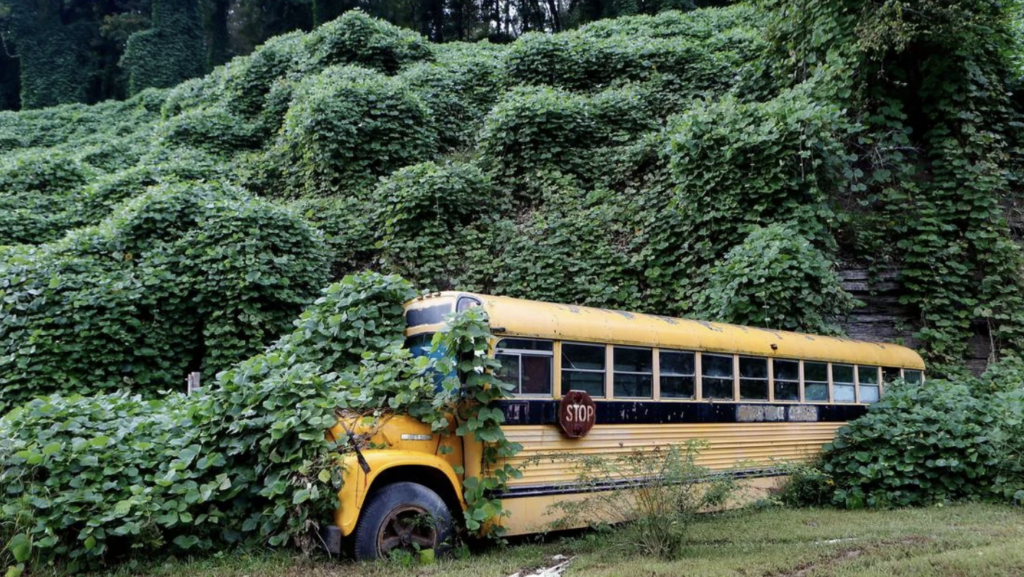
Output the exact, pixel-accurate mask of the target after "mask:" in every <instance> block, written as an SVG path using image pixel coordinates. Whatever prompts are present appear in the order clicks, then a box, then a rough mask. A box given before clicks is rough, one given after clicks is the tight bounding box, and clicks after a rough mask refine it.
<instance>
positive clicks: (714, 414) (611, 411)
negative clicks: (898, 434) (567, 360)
mask: <svg viewBox="0 0 1024 577" xmlns="http://www.w3.org/2000/svg"><path fill="white" fill-rule="evenodd" d="M558 403H559V402H558V401H557V400H552V399H506V400H503V401H499V402H498V407H500V408H501V410H502V411H503V412H504V413H505V424H506V425H557V424H558ZM594 404H595V405H596V406H597V419H596V424H598V425H659V424H666V425H667V424H675V423H759V422H802V423H841V422H846V421H852V420H854V419H856V418H858V417H861V416H863V415H864V413H865V412H867V407H866V406H864V405H809V404H789V403H743V402H721V403H713V402H709V401H703V402H696V403H678V402H663V401H595V402H594Z"/></svg>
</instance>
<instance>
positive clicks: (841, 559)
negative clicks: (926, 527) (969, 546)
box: [767, 535, 935, 577]
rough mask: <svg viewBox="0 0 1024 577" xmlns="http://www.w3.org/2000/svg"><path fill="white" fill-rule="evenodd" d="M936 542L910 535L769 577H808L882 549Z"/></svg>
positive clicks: (844, 552)
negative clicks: (821, 570)
mask: <svg viewBox="0 0 1024 577" xmlns="http://www.w3.org/2000/svg"><path fill="white" fill-rule="evenodd" d="M934 540H935V539H934V538H933V537H927V536H924V535H910V536H907V537H901V538H899V539H893V540H886V541H882V542H880V543H877V544H874V545H871V546H868V547H858V548H855V549H845V550H842V551H836V552H835V553H832V554H831V555H828V556H826V557H824V558H822V559H817V560H814V561H809V562H807V563H803V564H801V565H798V566H797V567H795V568H793V569H790V570H788V571H783V572H780V573H770V574H769V575H768V576H767V577H807V576H808V575H810V574H811V573H813V572H815V571H817V570H819V569H830V568H835V567H837V566H838V565H841V564H843V563H847V562H849V561H852V560H854V559H857V558H858V557H861V556H862V555H869V554H871V553H873V552H876V551H879V550H882V549H886V548H890V547H899V546H904V547H905V546H919V545H924V544H925V543H930V542H932V541H934Z"/></svg>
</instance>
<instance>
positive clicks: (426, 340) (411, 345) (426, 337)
mask: <svg viewBox="0 0 1024 577" xmlns="http://www.w3.org/2000/svg"><path fill="white" fill-rule="evenodd" d="M433 339H434V333H424V334H422V335H416V336H412V337H409V338H407V339H405V348H407V349H409V352H411V353H412V356H413V357H416V358H419V357H427V358H428V359H439V358H441V357H443V356H444V353H445V350H444V347H443V346H441V347H438V348H437V350H436V351H435V350H433V349H434V345H433V344H431V341H432V340H433ZM430 370H431V372H433V373H434V374H433V379H434V388H435V389H436V390H438V391H440V390H441V385H442V383H444V379H445V375H442V374H441V373H439V372H437V371H435V370H433V369H430ZM448 376H455V371H454V370H453V371H452V372H451V374H450V375H448Z"/></svg>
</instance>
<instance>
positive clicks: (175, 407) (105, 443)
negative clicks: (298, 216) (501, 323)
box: [0, 275, 433, 568]
mask: <svg viewBox="0 0 1024 577" xmlns="http://www.w3.org/2000/svg"><path fill="white" fill-rule="evenodd" d="M413 294H414V293H413V292H412V290H411V289H410V287H409V285H408V284H407V283H405V282H404V281H401V280H400V279H394V278H383V277H379V276H374V275H366V276H363V277H359V278H348V279H346V280H345V281H343V282H342V283H340V284H338V285H334V286H332V287H331V288H330V289H328V290H327V291H326V293H325V295H324V297H322V298H321V299H320V300H319V301H317V304H316V305H314V306H313V307H312V308H310V309H309V310H308V311H306V312H305V313H304V314H303V315H302V317H301V318H300V319H299V320H298V321H297V328H296V330H295V332H294V333H293V334H292V335H289V336H288V337H286V338H285V339H283V340H282V341H281V342H280V343H278V344H277V345H276V346H275V347H272V348H271V349H269V350H268V351H267V352H266V353H264V354H261V355H258V356H256V357H253V358H252V359H249V360H247V361H245V362H243V363H241V364H240V365H238V366H237V367H236V368H233V369H232V370H229V371H227V372H225V373H224V374H223V375H222V376H221V377H220V379H219V382H218V384H217V386H215V387H213V388H212V389H210V390H209V391H207V392H203V393H200V394H198V395H194V396H192V397H182V396H178V395H174V396H172V397H170V398H168V399H166V400H164V401H144V400H142V399H141V398H139V397H137V396H135V397H133V396H130V395H128V394H125V393H115V394H109V395H101V396H97V397H81V396H77V395H75V396H70V397H63V396H53V397H46V398H42V399H37V400H34V401H32V402H30V403H28V404H27V405H26V406H24V407H22V408H19V409H16V410H15V411H13V412H11V413H10V414H9V415H7V416H6V417H5V418H4V419H3V420H2V421H0V431H3V438H2V440H0V487H2V488H3V490H4V494H5V495H6V496H7V499H6V500H5V503H4V505H3V507H2V508H0V521H3V522H0V526H3V527H4V529H3V530H4V531H5V533H7V534H5V535H4V536H5V537H8V536H9V534H10V532H11V531H12V529H11V525H9V523H13V526H14V527H15V529H14V530H15V531H17V532H18V533H21V534H24V535H27V536H28V538H29V539H30V540H31V543H32V546H33V547H34V549H35V554H34V561H35V563H38V564H43V563H46V562H48V561H50V560H53V559H55V558H60V559H64V560H70V568H75V567H79V568H82V567H87V566H90V565H94V564H95V563H96V562H97V561H100V560H103V559H105V558H116V557H120V556H124V555H125V554H128V553H129V552H130V551H131V550H132V549H134V548H138V547H161V548H171V549H172V550H188V549H195V548H199V549H208V548H210V547H211V546H212V545H213V543H214V542H217V543H219V544H224V543H232V542H238V541H241V540H253V539H255V540H258V541H264V542H265V541H268V540H269V542H270V543H272V544H281V543H283V542H284V541H285V540H286V539H288V538H289V537H292V536H294V537H295V538H302V539H305V538H307V528H308V523H315V520H316V519H318V518H326V517H325V516H324V514H325V513H326V512H327V511H328V510H329V509H330V508H331V507H332V503H333V494H334V491H335V487H336V486H337V483H338V481H339V478H340V477H339V472H338V471H337V470H336V469H335V468H334V460H335V458H336V456H335V455H336V453H334V451H336V450H337V448H336V447H335V444H334V442H333V441H331V440H328V439H327V438H325V436H324V431H325V430H326V429H328V428H330V427H331V426H333V425H334V423H335V419H336V417H335V416H334V410H335V408H336V407H344V406H346V403H345V398H346V397H345V395H346V394H348V395H352V396H355V395H357V394H360V393H362V392H363V391H362V390H361V389H360V386H367V385H369V382H370V381H369V379H370V378H371V376H377V377H381V378H383V375H384V373H383V372H382V371H384V370H385V367H388V366H390V367H391V369H390V370H392V371H396V372H395V373H394V376H396V377H397V376H399V374H400V371H403V370H404V371H410V370H411V364H410V363H409V355H408V353H407V352H405V351H402V350H401V349H400V348H399V346H400V345H399V344H396V343H400V342H401V339H402V330H403V318H402V312H401V311H402V309H401V304H402V302H404V301H405V300H407V299H409V298H411V297H412V296H413ZM326 337H329V338H326ZM367 351H374V353H375V360H374V361H373V362H372V363H371V364H370V365H367V366H363V367H361V366H360V362H361V360H362V353H363V352H367ZM393 355H397V359H394V360H391V361H389V356H393ZM389 362H390V365H389ZM406 378H408V377H406ZM423 387H425V386H423ZM423 387H421V388H423ZM429 390H431V391H432V390H433V385H432V383H430V386H429ZM252 407H260V410H259V411H253V410H252ZM321 491H323V494H321Z"/></svg>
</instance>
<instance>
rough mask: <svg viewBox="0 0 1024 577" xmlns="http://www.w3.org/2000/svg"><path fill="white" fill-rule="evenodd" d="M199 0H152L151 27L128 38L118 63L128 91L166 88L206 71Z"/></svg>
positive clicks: (132, 92)
mask: <svg viewBox="0 0 1024 577" xmlns="http://www.w3.org/2000/svg"><path fill="white" fill-rule="evenodd" d="M206 61H207V55H206V51H205V45H204V39H203V22H202V18H201V16H200V12H199V2H198V0H153V27H152V28H150V29H148V30H143V31H141V32H136V33H135V34H132V35H131V36H130V37H129V38H128V45H127V46H126V47H125V51H124V56H123V57H122V58H121V66H123V67H124V68H125V69H126V70H128V73H129V77H128V91H129V93H130V94H138V93H139V92H141V91H143V90H145V89H146V88H151V87H156V88H166V87H169V86H174V85H176V84H178V83H180V82H182V81H184V80H188V79H189V78H193V77H195V76H199V75H201V74H203V73H204V72H205V71H206V64H205V63H206Z"/></svg>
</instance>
